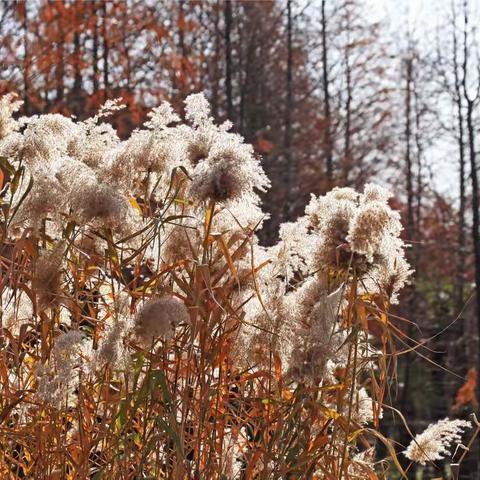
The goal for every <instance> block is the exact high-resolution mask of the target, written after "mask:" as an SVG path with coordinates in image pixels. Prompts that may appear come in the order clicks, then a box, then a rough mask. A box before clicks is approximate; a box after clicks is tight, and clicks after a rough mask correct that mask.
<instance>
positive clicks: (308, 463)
mask: <svg viewBox="0 0 480 480" xmlns="http://www.w3.org/2000/svg"><path fill="white" fill-rule="evenodd" d="M185 103H186V106H185V122H181V120H180V117H179V116H178V115H177V114H176V113H175V112H174V111H173V110H172V108H171V107H170V106H169V105H168V104H163V105H161V106H160V107H158V108H155V109H153V111H152V112H151V113H150V116H149V120H148V121H147V122H146V124H145V126H144V128H142V129H139V130H135V131H134V132H133V133H132V134H131V136H130V137H129V138H128V139H127V140H123V141H121V140H120V139H119V138H118V136H117V134H116V132H115V130H114V129H113V128H112V126H111V125H110V124H109V123H107V122H105V121H104V120H105V119H106V118H107V117H108V116H110V115H114V114H115V111H116V110H118V109H120V108H121V106H120V104H119V103H118V102H107V103H106V104H105V106H104V107H103V108H102V109H101V110H100V112H99V113H98V114H97V115H96V116H95V117H94V118H91V119H88V120H86V121H84V122H76V121H74V119H71V118H66V117H64V116H62V115H59V114H48V115H42V116H33V117H29V118H14V113H15V111H16V110H18V108H19V106H20V103H19V102H17V101H16V100H15V98H14V97H13V96H11V95H9V96H6V97H4V98H3V99H2V100H1V102H0V137H1V139H0V155H1V168H2V170H1V171H2V183H3V186H4V188H3V190H2V194H1V195H2V197H1V200H2V202H1V208H2V216H3V218H2V224H1V235H2V237H1V266H0V268H1V272H2V276H1V312H2V319H1V325H0V326H1V337H0V340H1V356H0V377H1V383H0V412H1V413H0V474H1V478H5V479H17V478H32V479H38V480H40V479H70V478H71V479H73V478H79V479H81V478H92V479H101V478H111V479H113V478H115V479H116V478H119V479H120V478H122V479H123V478H125V479H127V478H128V479H140V478H152V479H154V478H155V479H158V478H168V479H190V478H191V479H297V478H305V479H307V478H308V479H335V480H337V479H366V478H371V479H375V478H386V476H387V475H388V469H389V468H392V465H393V466H394V468H396V469H397V470H398V471H401V466H400V463H399V461H398V459H397V456H396V454H395V449H394V445H393V444H392V443H391V442H389V440H388V439H387V438H385V437H384V436H383V435H382V433H381V432H380V428H379V420H380V419H381V418H382V412H383V410H384V409H385V408H387V406H386V393H387V391H388V387H389V381H390V380H389V379H390V378H391V377H392V376H393V375H394V370H395V355H396V347H395V345H396V339H398V338H404V337H402V332H401V331H400V329H399V327H398V325H397V324H396V323H395V322H392V321H391V319H390V316H389V313H388V312H389V308H390V305H391V303H392V302H396V301H397V295H398V293H399V291H400V289H401V288H402V287H403V286H404V285H405V283H406V282H407V281H408V280H409V277H410V274H411V271H410V268H409V265H408V263H407V261H406V260H405V256H404V244H403V242H402V240H401V239H400V232H401V223H400V217H399V214H398V213H397V212H395V211H394V210H392V209H391V208H390V206H389V204H388V199H389V193H388V192H387V191H386V190H384V189H383V188H381V187H379V186H375V185H372V184H369V185H367V186H366V187H365V189H364V191H363V192H362V193H357V192H355V191H354V190H352V189H350V188H335V189H333V190H332V191H331V192H329V193H328V194H326V195H325V196H322V197H312V199H311V201H310V203H309V204H308V206H307V207H306V209H305V214H304V216H302V217H301V218H299V219H298V220H296V221H295V222H293V223H287V224H283V225H282V227H281V230H280V240H279V242H278V243H277V244H276V245H275V246H273V247H269V248H266V247H263V246H261V245H260V244H259V242H258V240H257V236H256V232H257V231H258V230H259V229H260V228H261V226H262V222H263V221H264V220H265V218H266V217H267V214H266V213H264V212H263V211H262V210H261V207H260V199H259V194H260V193H261V192H263V191H265V190H266V189H267V188H268V186H269V181H268V179H267V177H266V176H265V174H264V172H263V170H262V167H261V164H260V160H259V158H257V156H256V155H255V153H254V151H253V149H252V147H251V146H250V145H247V144H245V143H244V142H243V139H242V138H241V137H240V136H239V135H237V134H235V133H231V132H230V129H231V125H230V124H229V123H228V122H226V123H224V124H222V125H220V126H217V125H215V123H214V122H213V120H212V118H211V117H210V111H209V105H208V103H207V102H206V100H205V98H204V96H203V95H202V94H195V95H191V96H189V97H188V98H187V99H186V102H185ZM468 426H469V425H468V422H465V421H461V420H456V421H448V420H445V421H443V423H440V424H438V425H437V426H436V427H435V428H436V430H435V432H434V435H433V437H434V441H435V442H436V443H435V444H432V442H431V441H430V442H429V441H428V438H429V435H430V437H432V435H431V434H430V433H431V432H430V433H428V432H427V434H425V435H424V436H423V437H419V438H418V439H417V441H415V440H414V441H413V443H412V444H411V445H410V447H409V448H408V449H407V450H406V452H405V454H406V455H407V457H408V458H410V459H411V460H415V461H419V462H420V463H424V462H426V461H429V460H436V459H438V458H442V457H443V456H445V455H446V454H447V452H448V450H447V443H448V442H451V441H454V442H457V441H459V439H460V433H461V431H462V430H463V429H465V428H467V427H468ZM378 442H381V443H383V444H384V445H385V447H386V449H387V451H388V452H389V455H388V458H387V459H377V458H375V448H374V447H375V444H376V443H378ZM397 450H398V449H397Z"/></svg>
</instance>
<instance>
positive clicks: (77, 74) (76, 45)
mask: <svg viewBox="0 0 480 480" xmlns="http://www.w3.org/2000/svg"><path fill="white" fill-rule="evenodd" d="M74 6H75V8H76V12H75V32H74V34H73V54H74V65H73V70H74V81H73V91H74V93H75V95H78V94H79V92H80V91H81V89H82V67H81V61H80V59H81V48H80V25H81V12H80V8H82V6H81V5H79V4H74Z"/></svg>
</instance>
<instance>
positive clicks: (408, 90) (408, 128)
mask: <svg viewBox="0 0 480 480" xmlns="http://www.w3.org/2000/svg"><path fill="white" fill-rule="evenodd" d="M412 82H413V56H412V52H411V51H409V53H408V58H407V59H406V60H405V145H406V150H405V167H406V178H405V180H406V190H407V228H406V234H407V241H412V240H413V237H414V228H415V219H414V207H413V202H414V192H413V171H412V155H411V139H412V124H411V109H412ZM410 260H411V261H412V259H410ZM409 290H410V291H409V292H408V299H407V317H408V318H409V319H410V320H411V316H412V312H413V310H414V295H415V292H414V291H413V289H412V288H410V289H409ZM411 335H412V325H411V323H409V324H408V326H407V336H408V337H411ZM403 361H404V375H403V389H402V397H401V400H400V408H401V411H403V412H405V411H406V410H407V404H408V403H409V402H408V395H409V393H410V374H411V361H412V356H411V355H410V354H409V353H406V354H405V356H404V360H403Z"/></svg>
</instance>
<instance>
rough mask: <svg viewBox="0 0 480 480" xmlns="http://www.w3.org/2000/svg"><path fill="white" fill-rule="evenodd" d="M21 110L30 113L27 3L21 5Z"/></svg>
mask: <svg viewBox="0 0 480 480" xmlns="http://www.w3.org/2000/svg"><path fill="white" fill-rule="evenodd" d="M22 27H23V109H24V111H25V115H28V114H29V113H30V92H29V82H30V79H29V77H30V64H29V62H30V59H29V58H28V55H29V45H28V10H27V2H24V3H23V22H22Z"/></svg>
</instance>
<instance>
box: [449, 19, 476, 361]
mask: <svg viewBox="0 0 480 480" xmlns="http://www.w3.org/2000/svg"><path fill="white" fill-rule="evenodd" d="M455 29H456V20H455V18H454V19H453V74H454V78H455V103H456V107H457V122H458V156H459V167H460V173H459V187H460V206H459V210H458V259H457V279H456V282H455V284H456V285H455V287H456V292H455V297H456V301H455V303H456V311H457V312H460V311H461V310H462V309H463V306H464V298H465V261H466V254H467V251H466V233H465V206H466V198H465V134H464V118H463V101H462V92H461V81H460V75H459V65H458V40H457V33H456V30H455ZM470 343H471V342H470V341H469V339H467V344H470ZM468 350H469V348H468V345H467V358H472V356H471V355H472V353H473V352H468Z"/></svg>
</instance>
